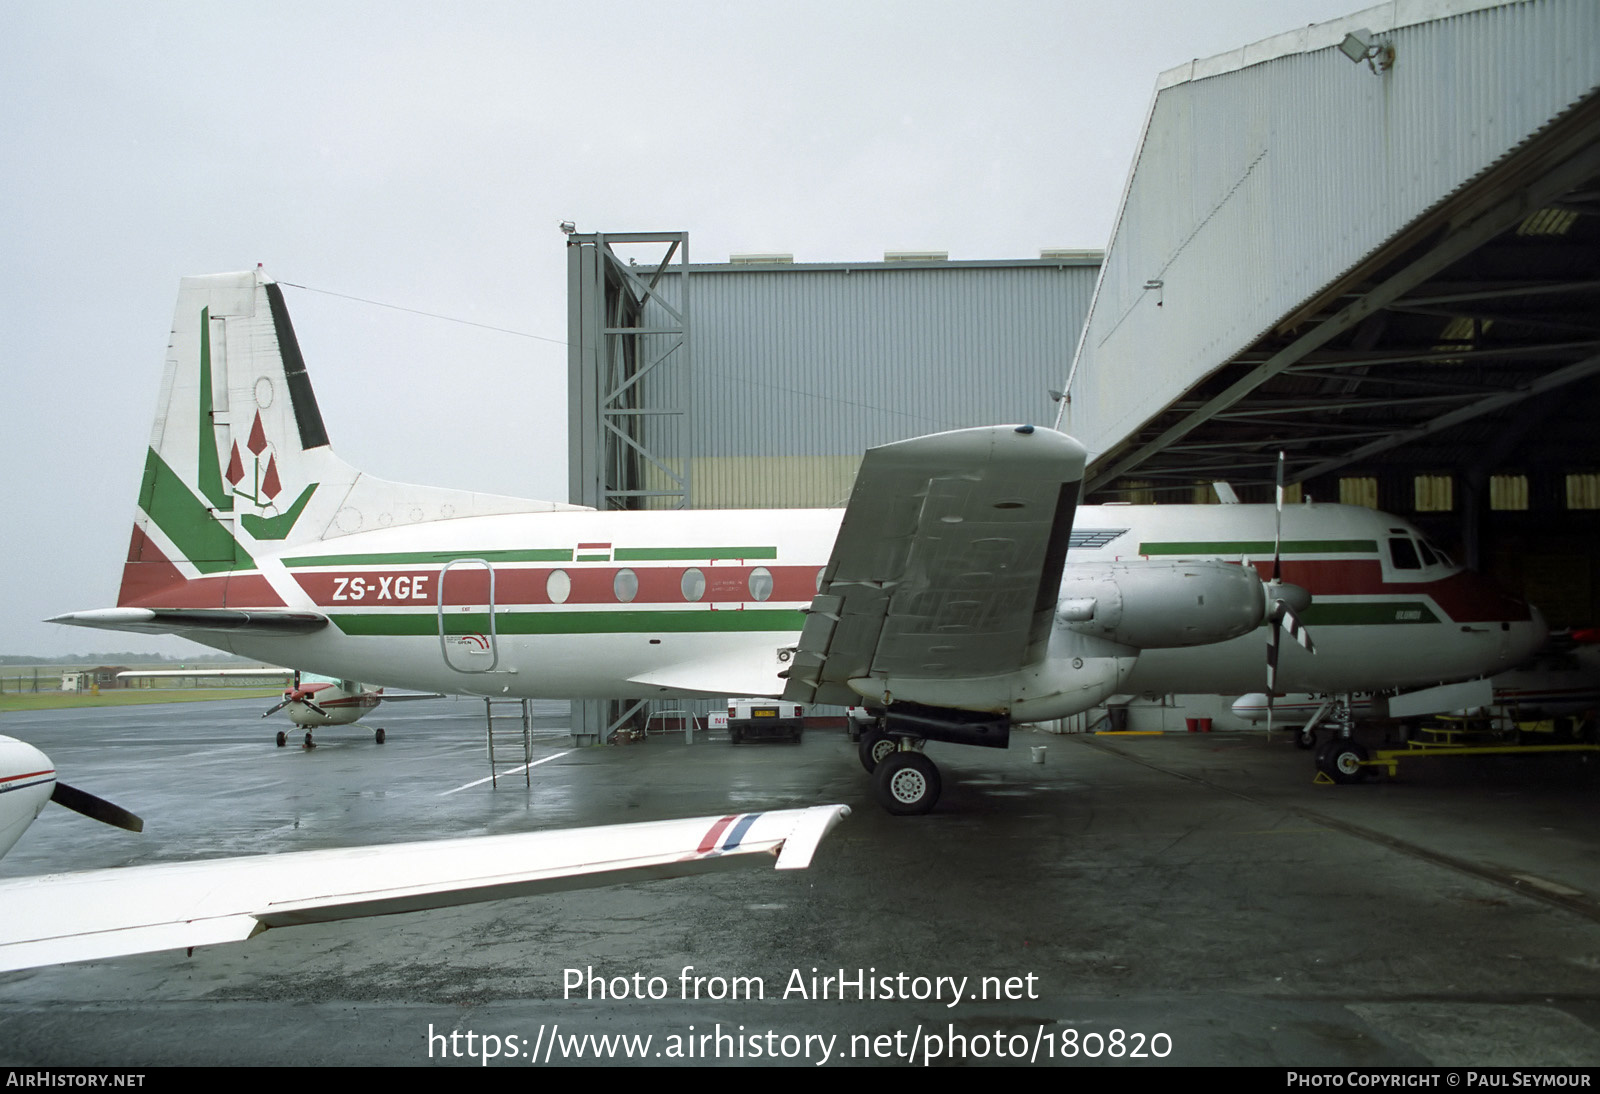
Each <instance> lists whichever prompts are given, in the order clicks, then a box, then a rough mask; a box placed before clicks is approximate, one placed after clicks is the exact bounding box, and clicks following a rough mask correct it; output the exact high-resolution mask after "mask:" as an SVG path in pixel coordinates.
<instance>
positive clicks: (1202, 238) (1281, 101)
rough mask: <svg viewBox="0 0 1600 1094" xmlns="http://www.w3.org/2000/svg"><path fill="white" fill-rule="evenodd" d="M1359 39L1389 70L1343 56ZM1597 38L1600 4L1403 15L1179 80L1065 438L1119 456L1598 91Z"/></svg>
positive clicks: (1084, 350) (1430, 9) (1148, 147)
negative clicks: (1180, 403) (1352, 37)
mask: <svg viewBox="0 0 1600 1094" xmlns="http://www.w3.org/2000/svg"><path fill="white" fill-rule="evenodd" d="M1421 20H1427V21H1421ZM1408 24H1410V25H1408ZM1358 27H1365V28H1367V29H1369V30H1371V31H1373V32H1375V36H1376V37H1377V38H1379V39H1380V40H1382V41H1384V42H1387V43H1389V44H1392V45H1393V46H1394V48H1395V51H1396V59H1395V62H1394V66H1393V67H1392V68H1391V69H1390V70H1389V71H1387V72H1383V73H1376V74H1375V73H1374V72H1372V71H1371V70H1369V68H1368V66H1367V65H1366V64H1364V63H1362V64H1353V63H1351V62H1350V61H1349V60H1348V59H1347V58H1346V57H1345V56H1344V55H1343V54H1341V53H1340V52H1339V51H1338V50H1337V48H1335V47H1336V45H1337V43H1338V42H1339V41H1340V40H1341V39H1342V38H1343V37H1344V35H1345V33H1346V32H1347V31H1350V30H1354V29H1356V28H1358ZM1597 43H1600V4H1597V3H1595V2H1594V0H1527V2H1521V3H1510V4H1501V5H1486V4H1484V3H1482V2H1480V0H1430V2H1427V3H1415V2H1413V3H1405V2H1401V3H1394V4H1385V5H1382V6H1381V7H1378V8H1372V9H1369V10H1367V11H1364V12H1359V13H1357V14H1355V15H1352V16H1350V17H1348V18H1346V19H1341V20H1337V21H1335V22H1332V23H1324V24H1319V25H1317V26H1313V27H1309V28H1306V29H1305V30H1301V31H1296V32H1294V33H1292V34H1288V35H1283V36H1280V37H1278V38H1274V39H1270V40H1268V41H1266V42H1262V43H1258V44H1257V45H1255V46H1250V47H1245V48H1243V49H1240V50H1237V51H1234V52H1233V53H1230V54H1226V55H1223V56H1221V57H1217V58H1212V59H1211V60H1209V61H1196V62H1194V63H1192V64H1191V65H1186V66H1184V67H1182V68H1180V69H1176V70H1173V71H1172V72H1169V73H1166V74H1164V75H1163V76H1162V78H1161V80H1160V81H1159V82H1158V93H1157V96H1156V99H1155V102H1154V104H1153V106H1152V108H1151V114H1150V118H1149V121H1148V123H1147V125H1146V130H1145V135H1144V140H1143V142H1142V145H1141V148H1140V152H1139V155H1138V158H1137V160H1136V161H1135V164H1134V168H1133V173H1132V175H1131V177H1130V180H1129V183H1128V188H1127V192H1126V194H1125V197H1124V204H1123V208H1122V211H1121V213H1120V215H1119V218H1118V221H1117V226H1116V229H1115V232H1114V235H1113V238H1112V241H1111V245H1110V248H1109V249H1108V253H1107V256H1106V262H1105V272H1104V275H1103V277H1102V280H1101V283H1100V285H1099V287H1098V289H1097V295H1096V299H1095V302H1094V306H1093V310H1092V313H1091V315H1090V318H1089V322H1088V326H1087V329H1086V331H1085V334H1084V339H1083V343H1082V347H1081V349H1080V350H1079V353H1078V357H1077V359H1076V361H1075V362H1074V365H1073V378H1072V395H1073V402H1072V405H1071V407H1070V412H1069V414H1068V415H1067V417H1065V418H1064V419H1063V422H1062V426H1063V428H1064V429H1066V430H1067V431H1068V432H1070V433H1072V434H1073V435H1074V436H1076V437H1078V438H1079V439H1080V440H1082V441H1083V442H1084V443H1085V444H1087V445H1088V446H1089V449H1090V451H1091V453H1092V454H1099V453H1102V452H1105V451H1107V450H1108V449H1110V448H1112V447H1113V446H1114V445H1116V444H1117V443H1118V442H1119V441H1121V440H1122V439H1123V438H1124V437H1126V436H1127V435H1128V434H1130V433H1131V432H1133V431H1134V430H1135V429H1137V428H1138V427H1139V426H1140V425H1142V424H1143V423H1144V422H1146V421H1148V420H1149V419H1150V418H1151V417H1153V416H1154V415H1155V414H1156V413H1158V412H1159V411H1160V410H1162V409H1163V408H1164V407H1165V406H1166V404H1167V403H1169V402H1170V401H1172V400H1173V399H1174V398H1176V397H1177V396H1178V395H1179V394H1181V393H1182V392H1184V391H1185V390H1187V389H1189V388H1190V387H1191V386H1193V385H1194V384H1195V383H1196V382H1197V381H1198V380H1199V379H1201V378H1202V377H1204V376H1206V375H1207V374H1209V373H1210V372H1212V371H1214V370H1215V369H1216V368H1217V367H1218V366H1219V365H1221V364H1222V363H1224V362H1226V361H1227V360H1228V359H1230V358H1231V357H1233V356H1234V355H1236V354H1237V353H1239V352H1240V351H1241V350H1243V349H1244V348H1245V347H1247V346H1248V345H1249V344H1250V343H1251V342H1253V341H1254V340H1255V339H1256V338H1257V336H1259V335H1260V334H1261V333H1262V332H1263V331H1265V330H1267V329H1269V328H1270V327H1271V326H1273V325H1274V324H1276V323H1277V322H1278V321H1279V320H1280V319H1281V318H1283V317H1284V316H1286V315H1289V314H1291V313H1293V312H1294V311H1295V310H1296V309H1297V307H1299V306H1300V305H1301V304H1303V303H1304V302H1306V301H1308V300H1309V299H1311V298H1312V297H1313V296H1315V295H1316V294H1317V293H1318V292H1319V291H1320V290H1322V289H1323V287H1324V286H1326V285H1328V284H1329V283H1331V282H1333V281H1335V280H1336V279H1337V278H1338V277H1339V276H1340V275H1342V274H1343V273H1345V272H1347V271H1349V270H1350V269H1352V268H1353V267H1354V266H1355V265H1356V264H1357V263H1358V262H1359V261H1360V260H1361V259H1362V258H1363V257H1365V256H1366V255H1368V254H1370V253H1371V252H1372V251H1374V250H1375V249H1377V248H1378V247H1379V246H1380V245H1381V244H1383V243H1384V242H1385V241H1387V240H1389V239H1390V238H1392V237H1393V236H1394V235H1395V234H1396V233H1398V232H1399V231H1400V230H1401V229H1403V228H1404V227H1405V226H1406V225H1407V224H1409V223H1410V222H1412V221H1413V220H1414V219H1416V218H1417V217H1418V216H1419V215H1420V214H1422V213H1423V212H1425V211H1426V210H1428V209H1429V208H1432V207H1434V206H1436V205H1438V204H1439V203H1440V202H1442V201H1443V200H1445V199H1446V198H1447V197H1448V196H1449V195H1450V194H1451V193H1453V192H1454V191H1456V190H1458V189H1459V188H1460V187H1461V186H1462V185H1463V184H1465V183H1466V182H1467V181H1469V180H1470V179H1472V178H1473V177H1475V176H1477V175H1479V174H1481V173H1482V172H1483V171H1484V170H1485V169H1486V168H1488V167H1490V166H1491V165H1492V164H1494V163H1495V162H1496V161H1498V160H1500V159H1501V158H1503V157H1504V156H1505V155H1506V153H1507V152H1508V151H1510V150H1511V149H1513V148H1515V147H1516V146H1517V145H1519V144H1520V143H1522V142H1523V141H1525V140H1526V139H1527V138H1528V137H1529V136H1530V135H1532V134H1533V133H1535V132H1536V131H1538V130H1539V129H1540V128H1542V127H1543V126H1545V125H1546V124H1547V123H1548V122H1549V121H1550V120H1551V119H1553V118H1555V117H1557V116H1559V115H1560V114H1561V113H1562V112H1563V111H1564V110H1566V109H1567V108H1568V107H1569V106H1571V105H1572V104H1573V103H1575V102H1577V101H1579V100H1580V99H1583V98H1584V97H1586V96H1588V95H1589V94H1591V93H1592V92H1593V91H1594V89H1595V88H1596V87H1597V86H1600V46H1597ZM1241 66H1242V67H1241ZM1151 281H1160V282H1162V285H1161V286H1160V288H1146V287H1145V286H1146V284H1147V283H1148V282H1151ZM1131 375H1136V376H1137V377H1138V382H1137V383H1130V382H1129V377H1130V376H1131Z"/></svg>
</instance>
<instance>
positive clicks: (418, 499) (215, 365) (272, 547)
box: [117, 269, 577, 608]
mask: <svg viewBox="0 0 1600 1094" xmlns="http://www.w3.org/2000/svg"><path fill="white" fill-rule="evenodd" d="M571 508H577V507H575V506H569V505H565V504H562V503H558V502H542V501H529V500H523V499H518V498H504V497H497V496H494V495H485V494H476V493H472V492H469V491H460V490H448V489H441V488H438V487H430V486H413V485H407V484H403V483H395V482H389V481H387V480H384V479H379V478H376V477H374V476H371V475H367V474H364V473H363V472H361V471H358V470H356V469H355V468H354V467H351V466H350V465H349V464H347V463H345V462H344V461H343V460H342V459H340V458H339V457H338V456H337V455H335V454H334V452H333V449H332V448H331V447H330V445H329V443H328V431H327V427H326V425H325V424H324V422H323V419H322V412H321V409H320V408H319V407H318V405H317V398H316V394H315V392H313V391H312V388H311V379H310V376H309V374H308V373H307V371H306V364H305V359H304V357H303V356H302V354H301V351H300V345H299V341H298V339H297V338H296V337H295V332H294V325H293V323H291V322H290V319H289V311H288V308H287V306H286V304H285V302H284V298H283V290H282V288H281V287H280V286H279V285H278V284H277V283H275V282H274V281H272V280H271V279H270V278H268V277H267V276H266V275H265V274H264V273H263V272H262V271H261V270H260V269H255V270H247V271H244V272H242V273H232V274H214V275H211V276H206V277H189V278H185V279H184V280H183V282H182V285H181V287H180V290H179V294H178V306H177V312H176V315H175V316H174V319H173V325H172V340H171V343H170V345H169V348H168V350H167V358H166V367H165V369H164V371H163V376H162V382H161V395H160V398H159V401H158V403H157V407H156V418H155V427H154V429H153V430H152V433H151V438H150V447H149V450H148V451H147V452H146V455H145V468H144V476H143V479H142V480H141V483H140V488H139V509H138V513H137V515H136V517H135V522H134V529H133V539H132V542H131V543H130V545H129V549H128V558H127V562H126V565H125V566H124V569H123V579H122V589H121V592H120V594H119V596H118V601H117V603H118V606H119V607H161V608H213V607H230V606H234V605H235V604H238V605H245V604H248V605H251V606H255V607H262V606H275V605H277V604H281V603H282V602H281V601H280V600H278V598H277V596H276V595H275V594H274V593H273V592H272V590H271V589H270V587H269V586H268V585H267V582H266V580H265V579H264V578H263V577H262V576H261V575H260V574H259V573H252V572H251V571H255V570H256V569H257V566H256V564H255V558H256V557H258V556H260V555H262V554H272V553H277V552H279V551H281V550H282V549H283V548H285V547H290V546H295V545H299V544H312V543H317V542H323V541H327V540H331V539H336V538H339V537H341V536H346V535H350V534H352V533H356V532H365V531H372V530H374V529H379V528H386V527H390V526H393V525H405V524H416V523H421V522H424V521H432V520H445V519H451V518H455V517H467V516H480V515H489V514H500V513H528V512H549V511H552V510H557V509H571ZM216 577H222V578H225V579H226V580H225V582H222V583H220V585H219V583H218V582H217V581H214V580H213V581H207V580H204V579H207V578H216ZM197 583H199V585H198V586H197ZM200 586H203V587H204V588H205V591H204V592H203V593H202V592H200V591H199V587H200ZM222 587H225V589H226V592H223V593H222V595H220V596H219V595H218V593H219V591H220V589H221V588H222ZM189 601H193V602H192V603H190V602H189Z"/></svg>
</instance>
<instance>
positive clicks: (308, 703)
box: [300, 699, 328, 718]
mask: <svg viewBox="0 0 1600 1094" xmlns="http://www.w3.org/2000/svg"><path fill="white" fill-rule="evenodd" d="M300 701H301V702H302V703H304V704H305V705H306V706H308V707H310V708H311V709H312V710H314V711H316V712H317V713H318V714H320V715H322V716H323V717H324V718H326V717H327V716H328V712H327V711H325V710H323V709H322V708H321V707H319V706H317V704H316V703H314V702H312V701H311V700H310V699H301V700H300Z"/></svg>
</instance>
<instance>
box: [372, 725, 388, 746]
mask: <svg viewBox="0 0 1600 1094" xmlns="http://www.w3.org/2000/svg"><path fill="white" fill-rule="evenodd" d="M372 737H373V739H374V740H376V741H377V742H378V743H379V744H380V745H381V744H383V742H384V741H385V740H386V739H387V738H388V734H387V733H385V732H384V731H383V728H382V727H381V726H380V727H379V728H378V732H376V733H374V734H373V735H372Z"/></svg>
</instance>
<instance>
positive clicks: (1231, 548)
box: [1139, 539, 1378, 558]
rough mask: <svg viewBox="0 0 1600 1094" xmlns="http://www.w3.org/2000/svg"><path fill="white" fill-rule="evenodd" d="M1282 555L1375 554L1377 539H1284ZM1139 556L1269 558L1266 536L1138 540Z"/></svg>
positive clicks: (1269, 545)
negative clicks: (1164, 541)
mask: <svg viewBox="0 0 1600 1094" xmlns="http://www.w3.org/2000/svg"><path fill="white" fill-rule="evenodd" d="M1282 549H1283V553H1284V554H1286V555H1360V554H1367V555H1372V554H1377V553H1378V541H1377V540H1373V539H1286V540H1284V541H1283V548H1282ZM1139 553H1140V554H1142V555H1257V556H1263V555H1264V556H1266V557H1267V558H1271V557H1272V541H1271V540H1270V539H1255V540H1193V541H1190V542H1177V543H1141V544H1139Z"/></svg>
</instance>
